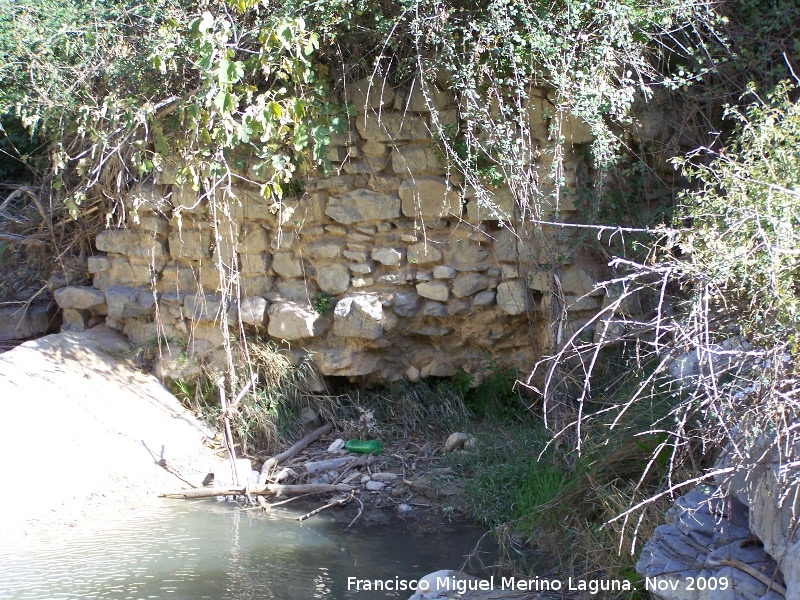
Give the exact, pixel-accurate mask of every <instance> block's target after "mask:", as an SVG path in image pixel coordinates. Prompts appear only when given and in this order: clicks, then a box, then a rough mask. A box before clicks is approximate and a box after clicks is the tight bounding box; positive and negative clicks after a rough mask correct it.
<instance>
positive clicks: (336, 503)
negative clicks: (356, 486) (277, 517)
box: [295, 490, 355, 521]
mask: <svg viewBox="0 0 800 600" xmlns="http://www.w3.org/2000/svg"><path fill="white" fill-rule="evenodd" d="M354 494H355V491H354V490H353V491H351V492H350V495H349V496H346V497H345V498H339V499H337V500H334V501H333V502H329V503H328V504H326V505H325V506H320V507H319V508H315V509H314V510H312V511H311V512H307V513H306V514H304V515H300V516H299V517H295V521H305V520H306V519H309V518H311V517H313V516H314V515H318V514H319V513H321V512H322V511H323V510H328V509H329V508H333V507H334V506H344V505H345V504H347V503H348V502H350V500H352V499H353V498H354Z"/></svg>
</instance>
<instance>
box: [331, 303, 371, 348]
mask: <svg viewBox="0 0 800 600" xmlns="http://www.w3.org/2000/svg"><path fill="white" fill-rule="evenodd" d="M382 320H383V305H382V304H381V301H380V300H379V299H378V297H377V296H372V295H360V296H347V297H345V298H342V299H341V300H339V301H338V302H337V303H336V308H335V309H334V311H333V333H334V334H335V335H338V336H341V337H349V338H360V339H365V340H377V339H378V338H379V337H381V336H382V335H383V325H382Z"/></svg>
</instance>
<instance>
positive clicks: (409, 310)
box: [392, 292, 421, 317]
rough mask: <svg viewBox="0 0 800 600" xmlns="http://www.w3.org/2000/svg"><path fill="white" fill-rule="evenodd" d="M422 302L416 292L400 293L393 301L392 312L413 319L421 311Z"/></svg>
mask: <svg viewBox="0 0 800 600" xmlns="http://www.w3.org/2000/svg"><path fill="white" fill-rule="evenodd" d="M420 302H421V300H420V297H419V294H417V293H416V292H398V293H396V294H395V295H394V298H393V300H392V310H393V311H394V312H395V314H397V315H399V316H401V317H413V316H414V315H415V314H417V311H418V310H419V305H420Z"/></svg>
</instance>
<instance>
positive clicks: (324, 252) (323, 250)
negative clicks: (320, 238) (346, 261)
mask: <svg viewBox="0 0 800 600" xmlns="http://www.w3.org/2000/svg"><path fill="white" fill-rule="evenodd" d="M343 249H344V244H343V243H341V242H327V241H326V242H319V243H317V244H314V245H313V246H311V247H310V248H309V251H310V253H311V256H312V257H313V258H315V259H317V260H329V259H332V258H339V257H340V256H341V255H342V250H343Z"/></svg>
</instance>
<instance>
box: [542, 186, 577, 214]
mask: <svg viewBox="0 0 800 600" xmlns="http://www.w3.org/2000/svg"><path fill="white" fill-rule="evenodd" d="M541 210H542V216H544V217H547V216H550V215H552V214H553V213H564V212H574V211H576V210H578V207H577V206H576V205H575V197H574V194H571V193H568V192H562V193H561V194H559V196H558V199H557V200H556V199H555V198H553V197H552V195H551V194H545V195H543V196H542V198H541Z"/></svg>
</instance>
